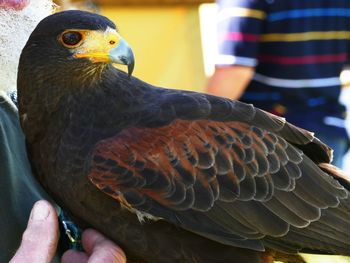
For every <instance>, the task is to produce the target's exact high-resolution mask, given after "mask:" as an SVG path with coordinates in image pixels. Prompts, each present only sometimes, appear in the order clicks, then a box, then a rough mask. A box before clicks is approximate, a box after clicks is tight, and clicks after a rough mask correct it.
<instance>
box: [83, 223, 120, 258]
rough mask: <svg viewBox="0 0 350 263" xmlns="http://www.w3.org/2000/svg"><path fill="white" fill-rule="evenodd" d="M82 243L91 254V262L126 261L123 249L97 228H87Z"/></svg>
mask: <svg viewBox="0 0 350 263" xmlns="http://www.w3.org/2000/svg"><path fill="white" fill-rule="evenodd" d="M82 243H83V247H84V249H85V250H86V252H87V254H88V255H90V258H89V261H88V262H89V263H104V262H115V263H125V262H126V257H125V254H124V252H123V250H122V249H121V248H120V247H119V246H117V245H116V244H114V243H113V242H112V241H110V240H109V239H107V238H106V237H105V236H103V235H102V234H100V233H99V232H97V231H96V230H93V229H87V230H85V231H84V232H83V235H82Z"/></svg>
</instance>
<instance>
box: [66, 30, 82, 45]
mask: <svg viewBox="0 0 350 263" xmlns="http://www.w3.org/2000/svg"><path fill="white" fill-rule="evenodd" d="M83 39H84V35H83V34H82V33H81V32H77V31H66V32H63V34H62V35H61V41H62V43H63V44H64V45H65V46H66V47H70V48H72V47H77V46H79V45H80V44H81V43H82V42H83Z"/></svg>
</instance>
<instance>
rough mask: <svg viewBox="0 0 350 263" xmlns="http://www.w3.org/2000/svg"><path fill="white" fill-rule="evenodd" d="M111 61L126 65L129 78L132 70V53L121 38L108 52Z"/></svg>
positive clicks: (133, 62) (133, 61)
mask: <svg viewBox="0 0 350 263" xmlns="http://www.w3.org/2000/svg"><path fill="white" fill-rule="evenodd" d="M109 60H110V62H111V63H116V64H121V65H126V66H127V67H128V75H129V78H130V77H131V75H132V72H133V71H134V64H135V60H134V53H133V52H132V50H131V48H130V46H129V45H128V43H126V41H125V40H124V39H123V38H120V39H119V43H118V45H117V46H116V47H115V48H113V49H112V50H111V51H110V52H109Z"/></svg>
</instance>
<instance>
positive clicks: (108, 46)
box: [73, 28, 120, 62]
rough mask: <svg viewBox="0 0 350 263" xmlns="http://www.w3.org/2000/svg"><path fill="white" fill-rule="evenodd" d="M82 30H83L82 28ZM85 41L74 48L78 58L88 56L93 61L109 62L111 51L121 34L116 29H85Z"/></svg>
mask: <svg viewBox="0 0 350 263" xmlns="http://www.w3.org/2000/svg"><path fill="white" fill-rule="evenodd" d="M80 32H82V30H80ZM83 32H84V34H85V39H84V42H83V43H82V44H81V45H80V46H79V47H77V48H74V49H73V51H74V56H75V57H76V58H88V59H90V60H91V61H92V62H108V61H109V52H110V51H111V50H112V49H113V48H115V47H116V46H117V45H118V43H119V41H120V35H119V34H118V32H117V31H116V30H115V29H112V28H107V29H106V31H104V32H103V31H98V30H96V31H94V30H85V31H83Z"/></svg>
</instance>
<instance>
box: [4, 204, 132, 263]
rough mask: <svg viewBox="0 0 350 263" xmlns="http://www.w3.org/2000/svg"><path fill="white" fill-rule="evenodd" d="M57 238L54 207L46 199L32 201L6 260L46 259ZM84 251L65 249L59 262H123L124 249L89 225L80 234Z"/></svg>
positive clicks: (40, 261) (45, 261)
mask: <svg viewBox="0 0 350 263" xmlns="http://www.w3.org/2000/svg"><path fill="white" fill-rule="evenodd" d="M57 242H58V220H57V214H56V211H55V209H54V207H53V206H52V205H51V204H50V203H49V202H47V201H44V200H40V201H38V202H36V203H35V204H34V207H33V209H32V212H31V214H30V217H29V221H28V225H27V229H26V230H25V231H24V233H23V236H22V242H21V245H20V247H19V249H18V250H17V252H16V254H15V255H14V257H13V258H12V259H11V261H10V263H23V262H36V263H49V262H51V261H52V258H53V257H54V255H55V252H56V247H57ZM82 245H83V247H84V249H85V251H86V252H78V251H74V250H68V251H66V252H65V253H64V254H63V256H62V263H73V262H74V263H82V262H84V263H85V262H88V263H102V262H103V263H105V262H113V263H125V262H126V257H125V254H124V252H123V251H122V250H121V248H120V247H118V246H117V245H116V244H114V243H113V242H112V241H110V240H109V239H107V238H106V237H104V236H103V235H102V234H100V233H99V232H97V231H96V230H93V229H87V230H85V231H84V232H83V234H82Z"/></svg>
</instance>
